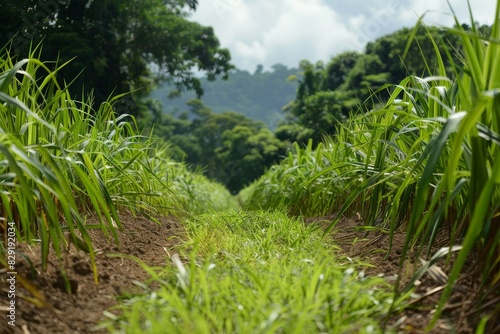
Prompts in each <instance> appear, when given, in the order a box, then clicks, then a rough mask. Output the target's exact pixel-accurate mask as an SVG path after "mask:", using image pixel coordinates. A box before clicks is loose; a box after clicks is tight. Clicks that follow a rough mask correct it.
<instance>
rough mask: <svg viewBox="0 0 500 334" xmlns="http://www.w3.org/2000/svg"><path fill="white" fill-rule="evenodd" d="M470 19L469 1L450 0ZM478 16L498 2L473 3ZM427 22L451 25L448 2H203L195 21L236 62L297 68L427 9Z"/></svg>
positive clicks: (486, 15) (482, 18)
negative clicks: (209, 31)
mask: <svg viewBox="0 0 500 334" xmlns="http://www.w3.org/2000/svg"><path fill="white" fill-rule="evenodd" d="M450 2H451V4H452V6H453V8H454V9H455V11H456V14H457V15H458V16H459V18H460V20H461V21H463V22H468V9H467V1H466V0H450ZM471 6H472V9H473V12H474V16H475V19H476V20H477V21H479V22H480V23H491V22H492V19H493V18H492V15H493V13H494V7H495V1H491V0H489V1H483V0H481V1H480V2H479V1H474V3H472V4H471ZM426 11H427V14H426V18H425V21H426V23H428V24H440V25H451V24H452V23H453V21H452V18H451V16H450V15H449V13H450V9H449V7H448V4H447V1H446V0H386V1H377V2H374V1H369V0H350V1H342V2H337V1H335V2H333V1H328V0H272V1H270V0H200V2H199V7H198V9H197V11H196V12H195V13H194V15H193V16H192V19H193V20H195V21H198V22H200V23H201V24H204V25H210V26H213V27H214V31H215V34H216V35H217V36H218V37H219V40H220V41H221V44H222V46H223V47H226V48H229V50H230V51H231V55H232V59H233V63H234V64H236V66H237V67H239V68H241V69H246V70H249V71H253V70H254V69H255V68H256V66H257V64H263V65H264V66H265V67H269V66H271V65H273V64H275V63H282V64H285V65H287V66H289V67H296V66H297V65H298V63H299V61H300V60H301V59H309V60H311V61H317V60H323V61H328V60H329V59H330V58H331V57H332V56H334V55H335V54H337V53H339V52H342V51H345V50H347V49H355V50H359V51H362V50H363V48H364V45H365V44H366V42H368V41H370V40H373V39H375V38H377V37H380V36H382V35H385V34H388V33H391V32H393V31H395V30H397V29H399V28H402V27H403V26H406V27H411V26H413V25H414V24H415V23H416V21H417V19H418V16H420V15H422V14H424V13H426Z"/></svg>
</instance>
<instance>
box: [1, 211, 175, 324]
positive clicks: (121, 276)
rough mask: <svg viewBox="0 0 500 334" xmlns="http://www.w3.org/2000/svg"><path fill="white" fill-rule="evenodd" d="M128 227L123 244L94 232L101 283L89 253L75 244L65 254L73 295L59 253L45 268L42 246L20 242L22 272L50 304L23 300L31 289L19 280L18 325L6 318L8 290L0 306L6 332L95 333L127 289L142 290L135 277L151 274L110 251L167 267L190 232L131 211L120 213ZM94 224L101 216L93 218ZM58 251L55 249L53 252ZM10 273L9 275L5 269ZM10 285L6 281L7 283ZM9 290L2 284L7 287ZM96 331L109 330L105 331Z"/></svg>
mask: <svg viewBox="0 0 500 334" xmlns="http://www.w3.org/2000/svg"><path fill="white" fill-rule="evenodd" d="M119 216H120V221H121V223H122V225H123V229H122V230H121V231H120V232H119V234H118V235H119V246H117V245H115V244H114V243H113V242H112V240H108V239H107V238H105V237H104V235H103V234H102V233H101V232H100V231H98V230H89V234H90V236H91V238H92V240H93V245H94V248H95V249H96V263H97V270H98V277H99V284H98V285H96V284H95V282H94V276H93V272H92V270H91V266H90V261H89V257H88V255H87V254H85V253H83V252H81V251H78V250H75V248H74V247H71V248H70V250H69V253H68V254H67V255H66V256H65V258H64V260H63V261H64V267H65V268H66V274H67V277H68V279H69V282H70V285H71V287H72V290H73V293H72V294H71V295H69V294H68V293H67V292H66V288H65V282H64V280H63V278H62V275H61V273H60V270H59V266H58V260H57V257H56V256H55V255H54V254H50V256H49V265H48V268H47V271H45V272H43V271H42V270H41V261H40V248H39V247H38V246H32V247H28V246H27V245H25V244H19V245H18V246H17V251H18V252H20V253H24V254H26V255H28V256H29V257H30V259H31V261H32V263H33V268H31V266H30V265H29V263H28V262H27V261H25V260H23V259H22V256H20V255H19V254H18V255H17V261H18V263H17V265H16V270H17V272H18V274H20V275H22V276H23V277H26V278H28V279H30V281H31V282H32V283H33V284H34V285H35V286H36V287H37V288H39V290H40V291H41V292H42V293H43V295H44V297H45V299H46V301H47V305H48V307H46V308H38V307H35V306H34V305H33V304H32V303H29V302H27V301H25V300H23V299H22V298H21V296H22V295H24V296H30V293H29V292H28V291H27V290H26V289H23V288H22V287H21V286H20V283H19V282H18V283H17V286H16V294H17V296H16V327H15V328H13V327H11V326H8V324H7V321H6V320H5V319H6V318H5V311H6V310H5V306H6V305H7V303H8V300H7V293H6V292H5V291H2V293H1V297H0V298H1V299H0V307H1V314H2V318H3V321H0V333H2V334H3V333H6V334H7V333H14V334H17V333H23V334H27V333H32V334H35V333H36V334H59V333H61V334H65V333H68V334H69V333H71V334H78V333H90V332H91V330H92V328H93V327H94V326H96V324H98V323H99V322H100V321H102V320H103V319H105V317H104V315H103V311H105V310H106V309H108V308H109V307H111V306H113V305H115V304H116V297H117V296H118V295H120V294H123V293H126V292H134V291H139V288H138V287H137V286H136V285H135V284H134V281H139V282H145V281H146V280H147V279H148V278H149V275H148V274H147V273H146V271H145V270H144V269H142V267H141V266H140V265H139V264H138V263H137V262H135V261H133V260H130V259H125V258H120V257H108V255H109V254H127V255H131V256H135V257H137V258H139V259H141V260H142V261H144V262H145V263H146V264H147V265H149V266H165V264H166V263H167V260H168V257H169V254H170V253H171V252H172V251H173V250H174V249H175V246H176V245H177V244H179V242H180V239H183V237H184V235H185V231H184V229H183V227H182V226H181V224H180V223H179V222H178V221H177V220H176V219H172V218H157V219H158V220H159V221H160V222H161V224H160V225H159V224H157V223H155V222H152V221H150V220H147V219H145V218H142V217H134V216H132V215H131V214H120V215H119ZM88 223H90V224H96V223H97V220H96V219H95V218H91V219H90V220H88ZM52 253H53V252H52ZM2 277H5V273H2ZM2 283H4V282H2ZM4 289H5V288H4V287H3V286H2V290H4ZM92 333H107V331H104V330H100V331H97V332H92Z"/></svg>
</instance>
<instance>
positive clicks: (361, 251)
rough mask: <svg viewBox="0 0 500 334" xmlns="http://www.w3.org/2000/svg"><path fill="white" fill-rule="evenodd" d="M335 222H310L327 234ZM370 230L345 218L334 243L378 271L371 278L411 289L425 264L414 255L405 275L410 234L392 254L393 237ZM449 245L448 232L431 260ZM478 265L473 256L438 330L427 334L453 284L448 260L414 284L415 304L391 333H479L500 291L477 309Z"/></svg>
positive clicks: (498, 326) (495, 329) (498, 325)
mask: <svg viewBox="0 0 500 334" xmlns="http://www.w3.org/2000/svg"><path fill="white" fill-rule="evenodd" d="M333 218H334V215H331V216H326V217H319V218H317V217H316V218H308V219H306V220H305V222H306V223H307V224H316V225H318V226H320V227H321V228H323V229H326V228H327V227H328V226H329V224H330V223H331V222H332V219H333ZM364 225H366V224H365V223H364V222H363V221H362V219H361V216H360V215H359V214H357V215H355V216H353V217H351V218H343V219H341V220H340V221H339V223H337V224H336V225H335V227H334V228H333V230H332V232H331V237H332V238H333V239H334V241H335V242H336V243H337V244H338V245H339V246H340V248H341V252H342V253H343V254H344V255H346V256H348V257H349V258H352V259H354V258H356V259H358V260H361V261H362V262H363V263H366V264H370V265H372V267H371V268H368V269H367V270H365V275H371V276H379V277H384V278H385V279H386V281H387V282H389V283H390V284H393V285H396V282H397V278H398V276H399V278H400V283H399V287H400V289H402V288H404V287H405V286H407V284H409V283H410V281H411V278H412V273H413V272H414V271H415V270H416V269H419V268H421V267H422V262H421V260H420V259H412V258H413V257H414V256H413V255H414V254H415V252H412V253H411V254H410V255H409V260H408V261H406V262H405V265H404V266H403V269H402V270H401V269H400V260H401V257H402V249H403V248H404V244H405V238H406V233H405V232H404V231H402V230H398V231H396V232H395V235H394V238H393V245H392V250H391V252H390V253H388V249H389V247H388V245H389V233H388V231H384V230H381V229H377V230H371V231H369V232H367V230H366V229H364V228H363V227H364ZM448 240H449V239H448V235H447V234H446V232H442V233H441V234H440V235H438V236H437V238H436V245H435V246H434V247H433V248H432V250H431V252H430V256H431V257H432V255H434V254H435V252H436V251H438V250H439V249H440V248H442V247H447V245H448ZM424 255H425V254H423V255H422V256H424ZM424 260H426V259H424ZM475 262H476V261H475V259H474V258H473V256H471V257H470V258H469V259H468V261H467V263H466V264H465V268H469V271H468V272H466V273H464V274H463V275H462V276H460V277H459V279H458V282H457V284H456V285H455V289H454V291H453V293H452V296H451V298H450V300H449V302H448V304H447V305H446V306H445V310H444V312H443V316H442V317H441V319H439V320H438V322H437V324H436V325H435V327H434V328H432V329H431V330H429V331H426V327H427V326H428V325H429V323H430V321H431V319H432V317H433V314H434V312H435V309H436V305H437V303H438V301H439V298H440V297H441V292H442V291H443V289H444V287H445V286H446V283H447V281H448V274H449V273H450V266H446V263H445V261H444V260H440V261H438V262H437V263H436V264H435V265H434V266H431V268H430V270H428V272H427V273H426V274H424V275H423V277H422V278H420V279H419V280H418V281H416V283H415V284H414V286H415V287H416V289H415V291H414V294H413V295H412V298H411V299H410V300H411V302H410V303H411V304H410V306H409V307H408V308H407V309H406V310H405V311H403V313H399V314H397V315H396V316H395V317H393V318H391V319H388V320H387V325H388V328H392V329H396V330H397V331H398V332H400V333H411V334H417V333H431V334H433V333H447V334H448V333H474V331H475V328H476V327H477V325H478V323H479V321H480V319H481V317H483V316H484V315H486V314H488V311H489V312H491V311H493V309H494V308H495V307H498V305H500V291H496V292H495V293H492V294H491V295H490V296H489V297H488V298H487V299H486V300H484V301H483V302H482V303H481V304H480V305H477V302H476V298H475V297H476V294H477V291H479V286H480V283H481V281H480V276H479V275H478V270H477V269H475V268H476V267H475V266H474V264H475ZM451 263H453V261H451ZM493 322H494V323H490V324H489V327H487V329H486V330H485V332H484V333H500V319H496V320H495V319H493Z"/></svg>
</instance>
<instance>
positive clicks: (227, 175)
mask: <svg viewBox="0 0 500 334" xmlns="http://www.w3.org/2000/svg"><path fill="white" fill-rule="evenodd" d="M151 107H155V108H157V109H158V110H161V106H158V105H151ZM188 107H189V113H183V114H181V115H180V117H177V118H175V117H174V116H173V115H171V114H162V113H161V112H160V113H155V115H156V117H155V118H152V119H151V120H150V121H151V123H150V124H149V126H151V127H152V128H153V131H154V133H155V134H156V135H157V136H159V137H162V138H164V139H165V140H168V141H169V142H170V143H171V152H172V154H174V158H176V159H177V160H183V161H185V162H187V163H189V164H190V165H191V166H193V167H194V168H202V170H204V172H205V174H206V175H207V176H209V177H210V178H212V179H215V180H217V181H219V182H221V183H223V184H225V185H226V186H227V187H228V189H229V190H230V191H231V192H233V193H235V192H237V191H239V190H240V189H242V188H243V187H244V186H245V185H248V184H249V183H250V182H252V181H253V180H255V179H257V178H258V177H259V176H261V175H262V174H263V173H264V171H265V170H266V168H268V167H270V166H271V165H272V164H274V163H276V162H278V161H279V160H280V159H281V158H282V157H283V156H284V154H285V152H286V147H287V144H286V143H285V142H282V141H280V140H279V139H277V138H276V137H275V135H274V134H273V132H272V131H271V130H269V128H267V127H266V126H265V124H264V123H261V122H256V121H254V120H252V119H250V118H248V117H246V116H245V115H243V114H241V113H237V112H232V111H226V112H223V113H213V112H212V110H211V109H210V108H208V107H207V106H205V105H204V104H203V103H202V102H201V101H200V100H191V101H189V102H188Z"/></svg>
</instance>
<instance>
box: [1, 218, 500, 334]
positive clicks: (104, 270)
mask: <svg viewBox="0 0 500 334" xmlns="http://www.w3.org/2000/svg"><path fill="white" fill-rule="evenodd" d="M120 218H121V222H122V224H123V229H122V230H121V231H120V232H119V240H120V245H119V246H116V245H115V244H114V243H113V242H111V241H110V240H108V239H106V238H105V237H104V236H103V235H102V233H100V232H98V231H97V230H91V231H90V234H91V237H92V239H93V242H94V247H95V249H96V250H97V267H98V273H99V285H96V284H95V283H94V279H93V274H92V271H91V268H90V265H89V259H88V256H87V254H85V253H83V252H80V251H76V250H75V249H74V248H71V249H70V251H69V253H68V254H67V256H65V259H64V267H65V268H66V271H67V276H68V278H69V282H70V285H71V286H72V288H73V291H74V292H73V294H71V295H68V294H67V292H66V289H65V285H64V280H63V279H62V276H61V274H60V271H59V269H58V268H59V266H58V261H57V258H56V257H55V256H54V255H53V254H52V255H50V259H49V267H48V269H47V271H46V272H43V271H41V262H40V258H39V248H38V247H28V246H26V245H24V244H20V245H19V246H18V251H20V252H22V253H25V254H27V255H29V257H30V258H31V261H32V263H33V270H32V269H31V266H30V265H29V264H28V262H26V261H25V260H21V259H22V257H21V256H19V255H18V256H17V259H18V264H17V265H16V269H17V271H18V272H19V274H21V275H22V276H24V277H26V278H29V279H30V280H31V282H32V283H33V284H34V285H35V286H36V287H37V288H39V289H40V291H41V292H43V295H44V297H45V298H46V301H47V305H49V307H47V308H37V307H35V306H33V304H32V303H29V302H27V301H25V300H23V299H22V298H21V295H25V296H30V294H29V293H28V292H27V291H26V290H25V289H22V288H21V287H20V286H19V284H18V285H17V291H16V292H17V298H16V302H17V307H16V327H15V328H14V329H13V328H12V327H9V326H7V322H6V321H0V333H14V334H17V333H23V334H27V333H33V334H35V333H41V334H46V333H47V334H49V333H50V334H55V333H62V334H64V333H68V334H69V333H71V334H73V333H91V332H92V333H103V332H105V331H104V330H99V331H97V332H95V331H92V328H93V327H95V326H96V324H98V323H99V322H100V321H102V320H105V316H104V315H103V312H104V311H105V310H107V309H109V308H110V307H111V306H113V305H115V304H116V302H117V297H118V296H119V295H120V294H123V293H126V292H134V291H135V292H138V291H140V289H139V288H138V287H137V286H136V285H135V284H134V281H139V282H143V283H144V282H145V281H147V280H148V278H149V275H148V274H147V273H146V272H145V271H144V270H143V269H142V268H141V266H140V265H139V264H138V263H137V262H135V261H133V260H129V259H125V258H120V257H109V256H108V255H109V254H127V255H131V256H135V257H138V258H140V259H141V260H142V261H144V262H145V263H146V264H148V265H149V266H158V267H161V266H164V265H166V264H167V263H170V261H169V256H170V254H172V252H175V248H176V246H177V245H179V243H180V242H181V241H182V240H183V239H184V236H185V231H184V229H183V227H182V225H181V224H180V223H179V222H178V221H177V220H175V219H171V218H158V219H159V220H160V221H161V223H162V224H161V225H158V224H156V223H154V222H152V221H150V220H147V219H145V218H140V217H134V216H132V215H130V214H122V215H120ZM332 218H333V217H321V218H309V219H306V220H305V221H306V223H307V224H316V225H318V226H319V227H322V228H325V227H326V226H328V224H329V223H330V222H331V219H332ZM359 218H360V217H359V216H355V217H354V218H351V219H343V220H341V221H340V222H339V223H338V224H337V225H336V226H335V229H334V231H333V233H332V237H333V238H334V239H335V241H336V242H337V243H338V245H339V246H340V247H341V248H342V251H343V253H344V255H346V256H348V257H350V258H353V259H354V258H358V259H361V260H362V261H363V262H364V263H368V264H371V265H372V267H371V268H367V269H366V270H365V274H366V275H372V276H373V275H376V276H380V277H384V278H385V279H386V280H387V281H388V282H390V283H391V284H396V281H397V277H398V276H399V277H400V278H401V281H400V286H402V287H403V286H405V284H407V283H408V282H409V281H410V278H411V275H410V274H411V272H413V270H414V269H415V268H419V267H420V265H421V264H420V262H411V261H408V262H407V265H406V266H405V267H404V269H403V270H400V267H399V262H400V259H401V255H402V251H401V250H402V248H403V245H404V240H405V234H404V232H403V231H398V232H396V234H395V237H394V241H393V248H392V251H391V253H389V254H387V248H388V247H387V245H388V233H387V231H383V230H380V229H378V230H373V231H370V232H369V233H368V232H367V231H366V230H363V229H362V226H363V225H364V224H363V222H362V221H361V220H360V219H359ZM89 223H91V224H92V223H93V224H95V223H96V220H95V219H91V220H90V221H89ZM446 240H447V237H446V235H444V234H443V235H441V236H440V237H439V238H438V241H437V246H436V248H435V249H433V251H432V252H431V253H434V252H435V251H436V250H437V249H438V248H439V247H441V246H444V245H445V244H446V243H445V241H446ZM473 264H474V261H473V260H471V261H469V263H468V264H467V265H468V266H470V267H471V268H473V267H474V266H473ZM430 272H431V273H432V274H433V275H430V274H425V275H424V276H423V277H422V278H421V279H420V280H419V281H418V282H417V283H418V286H417V288H416V290H415V295H414V296H413V299H412V301H411V305H410V308H408V309H407V310H405V311H404V312H403V313H399V314H398V315H396V316H395V317H393V318H391V319H388V326H389V327H392V328H396V329H397V330H398V331H399V332H401V333H412V334H413V333H415V334H416V333H424V332H425V327H426V326H427V325H428V324H429V321H430V319H431V318H432V314H433V312H434V309H435V305H436V303H437V301H438V299H439V297H440V292H441V291H442V289H443V287H444V283H445V282H446V279H447V277H446V273H448V272H449V268H448V267H446V266H445V263H444V261H439V262H438V263H437V264H436V266H435V267H432V270H430ZM1 274H2V276H4V275H5V273H1ZM472 274H474V272H472ZM472 274H469V275H467V274H466V275H464V276H463V277H461V278H460V280H459V282H458V286H457V289H455V291H454V292H453V295H452V297H451V299H450V302H449V303H448V304H447V306H446V310H445V312H444V316H443V317H442V319H440V320H439V321H438V323H437V325H436V326H435V327H434V328H433V329H432V330H431V331H430V332H429V333H472V332H473V328H475V327H476V325H477V323H478V319H479V318H480V316H482V315H483V312H487V311H491V309H492V308H494V307H496V305H498V304H500V299H499V295H498V294H495V295H492V296H491V298H489V299H487V300H485V301H483V303H482V308H479V307H477V305H476V304H475V302H474V297H475V291H477V290H478V285H479V281H478V279H477V275H472ZM471 277H476V278H471ZM2 283H3V282H2ZM2 290H5V287H2ZM7 302H8V300H7V293H5V291H3V292H2V294H1V297H0V310H1V311H2V314H3V316H5V305H7ZM4 319H5V318H4ZM497 325H498V324H497ZM496 332H499V333H500V328H499V327H497V328H492V329H490V330H489V331H487V332H486V333H496Z"/></svg>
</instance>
